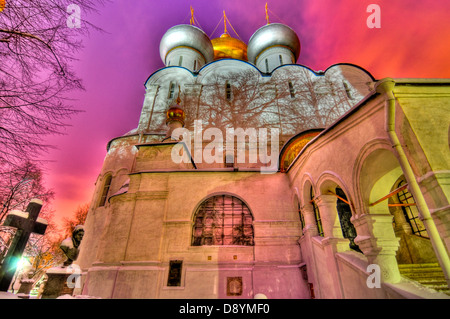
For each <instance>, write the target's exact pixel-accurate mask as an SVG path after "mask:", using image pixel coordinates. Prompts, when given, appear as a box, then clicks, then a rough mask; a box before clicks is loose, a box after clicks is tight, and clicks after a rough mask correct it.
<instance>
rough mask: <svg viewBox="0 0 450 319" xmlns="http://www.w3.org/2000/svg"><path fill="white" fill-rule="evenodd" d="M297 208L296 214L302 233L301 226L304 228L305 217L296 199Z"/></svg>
mask: <svg viewBox="0 0 450 319" xmlns="http://www.w3.org/2000/svg"><path fill="white" fill-rule="evenodd" d="M297 210H298V216H299V217H300V225H301V227H302V234H303V228H305V218H304V217H303V213H302V210H301V209H300V202H299V201H298V199H297Z"/></svg>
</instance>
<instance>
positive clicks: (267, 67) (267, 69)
mask: <svg viewBox="0 0 450 319" xmlns="http://www.w3.org/2000/svg"><path fill="white" fill-rule="evenodd" d="M265 62H266V73H269V61H267V59H266V61H265Z"/></svg>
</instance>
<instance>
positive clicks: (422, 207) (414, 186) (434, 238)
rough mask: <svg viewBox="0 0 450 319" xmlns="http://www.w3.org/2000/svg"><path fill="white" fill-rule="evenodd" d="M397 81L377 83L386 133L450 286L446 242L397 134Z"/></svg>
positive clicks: (449, 265)
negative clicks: (383, 104)
mask: <svg viewBox="0 0 450 319" xmlns="http://www.w3.org/2000/svg"><path fill="white" fill-rule="evenodd" d="M394 86H395V81H394V80H393V79H391V78H385V79H383V80H380V81H379V82H377V83H376V85H375V89H376V91H377V92H378V93H380V94H382V95H384V97H385V99H386V131H387V133H388V134H389V138H390V140H391V143H392V147H393V148H394V149H395V151H396V152H397V154H398V157H399V161H400V165H401V167H402V171H403V173H404V174H405V178H406V180H407V181H408V188H409V190H410V191H411V193H412V195H413V196H414V199H415V201H416V205H417V208H418V209H419V212H420V214H421V217H422V220H423V222H424V224H425V227H426V230H427V232H428V235H429V236H430V240H431V243H432V245H433V247H434V250H435V253H436V257H437V258H438V260H439V264H440V265H441V268H442V270H443V272H444V275H445V279H446V281H447V285H450V280H449V277H450V259H449V256H448V253H447V250H446V248H445V245H444V242H443V241H442V238H441V236H440V235H439V232H438V229H437V227H436V224H435V223H434V220H433V218H432V217H431V214H430V210H429V209H428V206H427V203H426V201H425V198H424V196H423V194H422V191H421V190H420V187H419V183H417V180H416V177H415V175H414V172H413V170H412V168H411V165H409V162H408V159H407V157H406V154H405V151H404V150H403V148H402V146H401V144H400V140H399V139H398V136H397V133H396V132H395V104H396V103H395V97H394V92H393V89H394Z"/></svg>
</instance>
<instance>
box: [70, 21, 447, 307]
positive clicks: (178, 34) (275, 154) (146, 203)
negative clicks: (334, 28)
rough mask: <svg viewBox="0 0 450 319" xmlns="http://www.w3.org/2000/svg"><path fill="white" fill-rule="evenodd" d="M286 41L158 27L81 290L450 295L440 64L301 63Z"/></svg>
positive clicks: (284, 29) (92, 218)
mask: <svg viewBox="0 0 450 319" xmlns="http://www.w3.org/2000/svg"><path fill="white" fill-rule="evenodd" d="M225 26H226V25H225ZM300 47H301V46H300V41H299V39H298V37H297V34H296V33H295V32H294V31H293V30H292V29H291V28H289V27H288V26H286V25H284V24H279V23H271V24H267V25H264V26H263V27H261V28H260V29H258V30H257V31H256V32H255V33H254V34H253V36H252V37H251V38H250V40H249V42H248V44H245V43H244V42H243V41H241V40H239V39H237V38H234V37H232V36H231V35H230V34H229V33H228V32H227V31H226V29H225V32H224V34H222V35H221V36H220V37H219V38H215V39H210V38H209V37H208V36H207V35H206V34H205V32H203V31H202V30H201V29H200V28H198V27H196V26H194V25H176V26H174V27H172V28H170V29H169V30H168V31H167V32H166V33H165V34H164V36H163V38H162V39H161V43H160V55H161V59H162V61H163V62H164V64H165V67H164V68H161V69H159V70H157V71H155V72H154V73H153V74H152V75H150V76H149V78H148V79H147V81H146V82H145V89H146V91H145V98H144V103H143V107H142V112H141V115H140V119H139V123H138V126H137V127H136V128H135V129H133V130H131V131H130V132H128V133H126V134H125V135H123V136H119V137H116V138H113V139H112V140H111V141H110V142H109V143H108V145H107V154H106V157H105V161H104V164H103V168H102V170H101V172H100V174H99V176H98V179H97V182H96V188H95V193H94V195H93V198H92V202H91V205H90V210H89V213H88V217H87V220H86V224H85V230H86V234H85V237H84V239H83V242H82V245H81V254H80V257H79V259H78V260H77V263H78V264H79V265H80V267H81V269H82V288H81V289H80V290H79V291H78V293H81V294H84V295H91V296H98V297H101V298H193V299H195V298H255V296H264V297H267V298H294V299H309V298H416V297H423V298H448V295H447V294H446V293H448V282H449V279H448V274H449V269H450V264H449V257H448V253H449V250H448V247H449V245H450V240H449V233H450V231H449V228H450V219H449V217H448V216H449V211H450V204H449V199H450V183H449V182H448V181H449V180H450V164H449V163H450V147H449V145H450V144H449V136H450V134H449V132H450V130H449V123H450V99H449V96H450V81H449V80H443V79H440V80H433V79H390V78H386V79H383V80H376V79H374V78H373V77H372V76H371V75H370V73H369V72H367V71H366V70H364V69H362V68H361V67H358V66H356V65H351V64H335V65H332V66H330V67H329V68H328V69H327V70H325V71H313V70H311V69H309V68H308V67H305V66H303V65H301V64H297V61H298V58H299V55H300ZM230 132H231V133H233V132H234V134H235V135H232V136H231V138H230V139H229V141H230V145H231V147H229V146H228V145H226V143H225V140H227V139H228V137H229V135H228V134H229V133H230ZM238 133H239V134H241V135H242V133H243V134H244V139H242V140H239V139H240V138H241V137H242V136H241V135H239V134H238ZM264 134H267V136H266V135H264ZM238 135H239V136H238ZM236 140H237V142H236ZM232 142H235V143H232ZM261 146H264V147H261ZM177 159H178V160H177ZM179 159H181V160H179Z"/></svg>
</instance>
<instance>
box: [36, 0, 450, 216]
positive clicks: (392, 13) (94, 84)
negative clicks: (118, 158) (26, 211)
mask: <svg viewBox="0 0 450 319" xmlns="http://www.w3.org/2000/svg"><path fill="white" fill-rule="evenodd" d="M266 2H268V6H269V10H270V11H269V19H270V22H281V23H284V24H287V25H289V26H290V27H291V28H292V29H294V31H296V32H297V34H298V36H299V38H300V42H301V46H302V48H301V53H300V58H299V60H298V61H297V63H299V64H303V65H306V66H308V67H310V68H312V69H314V70H325V69H326V68H327V67H329V66H331V65H332V64H335V63H340V62H347V63H354V64H357V65H359V66H361V67H363V68H365V69H366V70H368V71H369V72H371V73H372V75H374V76H375V78H377V79H380V78H383V77H393V78H402V77H416V78H448V77H450V59H449V58H448V53H449V51H450V50H449V49H450V23H449V21H450V2H448V1H445V0H438V1H420V2H419V1H417V3H414V4H411V2H412V1H408V0H395V1H392V0H391V1H387V0H382V1H380V0H378V1H377V0H371V1H364V0H341V1H336V0H304V1H300V0H277V1H266V0H239V1H237V0H227V1H225V0H220V1H216V0H192V1H185V0H133V1H130V0H115V1H114V0H112V1H111V3H109V4H108V5H106V6H104V7H100V8H99V13H98V14H91V15H89V17H88V19H89V20H90V21H92V22H93V23H94V24H96V25H97V26H99V27H100V28H102V29H103V30H104V31H105V32H106V33H97V32H94V33H92V34H91V36H90V37H89V38H87V39H85V41H84V45H85V48H84V50H83V51H82V52H80V54H79V55H78V57H79V61H78V62H77V63H75V64H74V67H75V70H76V72H77V73H78V75H79V76H80V77H81V78H82V79H83V81H84V82H83V83H84V86H85V88H86V91H84V92H78V93H76V94H75V97H76V98H77V99H78V100H77V101H76V107H77V108H78V109H81V110H84V113H81V114H79V115H76V116H74V117H73V118H72V120H71V121H70V125H71V126H70V127H69V128H68V129H67V130H66V131H65V133H66V134H65V135H62V136H53V137H50V138H49V139H48V142H49V143H51V144H53V145H55V146H56V147H57V148H58V149H57V150H55V151H51V152H50V153H48V154H46V155H45V156H44V158H45V159H50V160H53V161H54V162H53V163H51V164H49V165H48V166H47V178H46V180H47V186H48V187H50V188H52V189H54V191H55V192H56V198H55V200H54V201H53V208H54V209H55V211H56V217H57V218H58V220H59V219H60V218H62V217H64V216H70V215H72V213H73V211H75V209H76V208H77V207H78V205H81V204H84V203H88V202H90V201H91V198H92V195H93V190H94V183H95V180H96V178H97V176H98V174H99V172H100V169H101V166H102V163H103V159H104V157H105V155H106V144H107V142H108V141H109V140H110V139H112V138H114V137H117V136H120V135H123V134H124V133H126V132H128V131H129V130H131V129H133V128H135V127H136V126H137V124H138V120H139V115H140V111H141V108H142V102H143V98H144V82H145V81H146V79H147V78H148V76H149V75H151V74H152V73H153V72H154V71H156V70H157V69H159V68H161V67H163V63H162V61H161V59H160V56H159V41H160V39H161V37H162V36H163V34H164V33H165V31H167V29H169V28H170V27H172V26H174V25H177V24H183V23H185V24H188V23H189V18H190V9H189V7H190V6H191V5H192V6H193V8H194V10H195V12H194V14H195V17H196V19H197V21H198V22H199V23H200V26H201V27H202V28H203V30H204V31H205V32H206V34H208V35H211V33H212V32H213V30H214V28H215V27H216V26H217V24H218V23H219V21H220V20H221V18H222V15H223V10H225V11H226V14H227V17H228V19H229V21H230V22H231V24H232V25H233V27H234V29H235V30H236V31H237V32H238V34H239V36H240V37H241V39H242V40H244V42H248V40H249V38H250V36H251V35H252V34H253V33H254V32H255V31H256V30H257V29H258V28H259V27H261V26H263V25H265V24H266V20H265V9H264V6H265V3H266ZM372 3H374V4H378V5H379V6H380V7H381V28H380V29H370V28H368V27H367V24H366V20H367V18H368V17H369V15H370V13H367V12H366V8H367V6H368V5H369V4H372ZM81 14H83V12H82V13H81ZM84 18H86V17H84ZM228 31H229V32H230V34H231V35H232V36H234V37H237V36H236V35H235V34H234V33H233V32H232V30H231V29H230V28H229V29H228ZM222 32H223V23H222V24H220V25H219V27H218V28H217V30H216V32H215V33H214V34H213V35H212V38H215V37H218V36H220V34H221V33H222Z"/></svg>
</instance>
